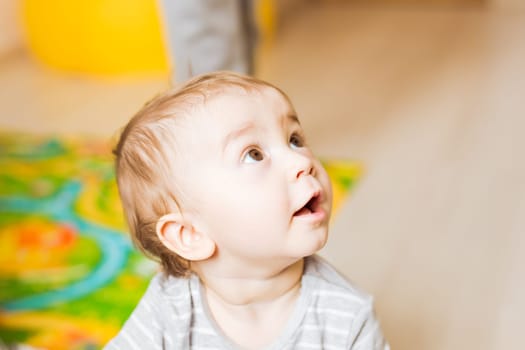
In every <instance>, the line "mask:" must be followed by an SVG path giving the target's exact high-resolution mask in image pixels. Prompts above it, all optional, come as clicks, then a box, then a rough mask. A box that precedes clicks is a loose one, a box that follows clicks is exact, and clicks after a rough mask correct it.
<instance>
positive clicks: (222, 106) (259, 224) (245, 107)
mask: <svg viewBox="0 0 525 350" xmlns="http://www.w3.org/2000/svg"><path fill="white" fill-rule="evenodd" d="M115 155H116V173H117V183H118V188H119V192H120V196H121V199H122V203H123V207H124V212H125V214H126V218H127V222H128V225H129V227H130V230H131V233H132V237H133V239H134V241H135V243H136V245H137V246H138V247H139V248H140V249H141V250H143V251H144V252H145V253H146V254H147V255H149V256H151V257H153V258H156V259H158V260H160V262H161V263H162V265H163V268H164V271H165V272H166V273H168V274H170V275H173V276H185V275H187V274H188V272H189V271H191V270H194V266H198V265H199V266H200V267H202V266H205V267H204V269H207V270H208V271H219V270H220V271H222V272H224V273H225V274H227V275H230V276H239V275H246V274H249V273H252V272H254V273H260V274H265V273H271V270H274V269H279V268H283V267H286V266H287V265H290V264H292V263H294V262H295V261H297V260H298V259H301V258H303V257H305V256H308V255H311V254H313V253H315V252H316V251H318V250H319V249H321V248H322V247H323V246H324V244H325V243H326V239H327V236H328V221H329V217H330V212H331V200H332V194H331V186H330V181H329V179H328V176H327V174H326V172H325V170H324V169H323V167H322V166H321V164H320V163H319V161H318V160H317V159H316V158H315V157H314V155H313V154H312V152H311V150H310V149H309V147H308V145H307V144H306V142H305V137H304V134H303V131H302V129H301V126H300V124H299V121H298V119H297V115H296V113H295V111H294V109H293V107H292V105H291V103H290V100H289V99H288V97H287V96H286V95H285V94H284V93H283V92H282V91H281V90H279V89H278V88H277V87H275V86H273V85H271V84H269V83H266V82H264V81H261V80H258V79H255V78H251V77H247V76H241V75H237V74H234V73H228V72H218V73H212V74H207V75H202V76H199V77H197V78H195V79H193V80H191V81H189V82H188V83H186V84H185V85H183V86H181V87H179V88H177V89H173V90H169V91H167V92H165V93H164V94H162V95H160V96H157V97H156V98H154V99H153V100H152V101H150V102H149V103H147V104H146V105H145V106H144V107H143V108H142V109H141V110H140V111H139V112H138V113H137V114H136V115H135V116H134V117H133V118H132V119H131V121H130V122H129V123H128V125H127V126H126V127H125V129H124V131H123V132H122V134H121V137H120V140H119V143H118V145H117V147H116V149H115ZM200 270H202V269H200Z"/></svg>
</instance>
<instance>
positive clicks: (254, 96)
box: [201, 87, 295, 127]
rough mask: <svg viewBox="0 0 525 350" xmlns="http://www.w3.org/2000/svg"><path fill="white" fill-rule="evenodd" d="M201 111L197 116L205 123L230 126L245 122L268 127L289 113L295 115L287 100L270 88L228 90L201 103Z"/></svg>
mask: <svg viewBox="0 0 525 350" xmlns="http://www.w3.org/2000/svg"><path fill="white" fill-rule="evenodd" d="M202 112H203V113H201V114H202V115H201V116H204V117H208V118H207V119H208V121H209V122H215V123H217V122H219V123H225V122H226V124H227V125H231V126H232V127H234V126H235V124H236V123H237V122H239V123H242V122H248V121H253V122H255V121H257V122H258V123H260V124H268V125H269V124H272V123H273V122H275V121H276V120H281V119H283V118H285V117H287V116H288V115H290V114H293V115H295V111H294V108H293V106H292V105H291V103H290V101H289V100H288V98H287V97H285V96H283V94H282V93H281V92H280V91H278V90H276V89H273V88H270V87H264V88H261V89H257V90H252V91H245V90H238V91H232V92H228V93H226V94H224V95H221V96H216V97H213V98H212V99H210V100H209V101H207V102H206V103H205V104H204V106H203V108H202Z"/></svg>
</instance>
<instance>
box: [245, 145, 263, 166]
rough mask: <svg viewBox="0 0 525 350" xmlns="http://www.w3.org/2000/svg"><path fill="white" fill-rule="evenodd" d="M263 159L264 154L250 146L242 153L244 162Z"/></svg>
mask: <svg viewBox="0 0 525 350" xmlns="http://www.w3.org/2000/svg"><path fill="white" fill-rule="evenodd" d="M263 159H264V154H263V153H262V152H261V151H260V150H259V149H257V148H252V149H250V150H249V151H248V152H246V153H245V154H244V156H243V157H242V161H243V162H244V163H255V162H260V161H262V160H263Z"/></svg>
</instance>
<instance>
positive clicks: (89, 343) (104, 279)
mask: <svg viewBox="0 0 525 350" xmlns="http://www.w3.org/2000/svg"><path fill="white" fill-rule="evenodd" d="M324 164H325V166H326V168H327V170H328V172H329V174H330V177H331V179H332V182H333V185H334V207H335V209H337V208H338V207H339V206H340V204H341V201H342V200H343V199H344V197H345V196H346V194H347V193H348V190H349V189H350V188H351V186H352V184H353V183H354V182H355V180H356V179H357V178H358V177H359V175H360V172H361V168H360V166H359V165H358V164H356V163H354V162H348V161H326V162H325V163H324ZM155 271H157V266H156V265H155V263H153V262H151V261H149V260H147V259H146V258H143V257H142V256H141V255H140V254H139V253H138V252H137V251H136V250H135V249H134V248H133V246H132V244H131V242H130V240H129V237H128V236H127V234H126V228H125V224H124V220H123V215H122V211H121V207H120V202H119V198H118V193H117V188H116V184H115V180H114V172H113V164H112V156H111V145H110V143H109V142H104V141H102V140H100V139H98V140H92V139H87V138H79V137H77V138H68V137H41V136H32V135H25V134H12V133H0V348H2V346H3V345H6V344H24V345H27V346H31V347H35V348H39V349H90V350H92V349H99V348H101V347H102V346H103V345H104V344H105V343H106V342H107V341H108V340H109V339H110V338H111V337H113V336H114V335H115V334H116V333H117V332H118V330H119V328H120V327H121V325H122V324H123V323H124V321H125V320H126V319H127V317H128V316H129V314H130V313H131V311H132V310H133V308H134V307H135V305H136V303H137V301H138V300H139V299H140V297H141V295H142V294H143V293H144V291H145V288H146V286H147V284H148V281H149V279H150V278H151V276H152V275H153V274H154V273H155Z"/></svg>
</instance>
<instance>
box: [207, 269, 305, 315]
mask: <svg viewBox="0 0 525 350" xmlns="http://www.w3.org/2000/svg"><path fill="white" fill-rule="evenodd" d="M303 268H304V260H303V259H300V260H298V261H296V262H295V263H293V264H292V265H290V266H287V267H286V268H284V269H283V270H281V271H278V272H277V273H275V274H273V275H270V276H265V277H255V278H250V277H245V276H242V277H235V276H222V275H218V274H203V273H198V275H199V277H200V278H201V280H202V283H203V284H204V287H205V290H206V293H207V294H208V295H213V296H214V297H216V298H218V299H220V300H222V301H223V302H224V303H227V304H230V305H235V306H242V305H245V306H247V305H250V304H257V303H259V302H268V301H271V300H272V299H278V298H279V297H281V296H282V295H284V294H287V293H289V292H290V291H292V290H294V289H297V288H300V285H301V277H302V275H303Z"/></svg>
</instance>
